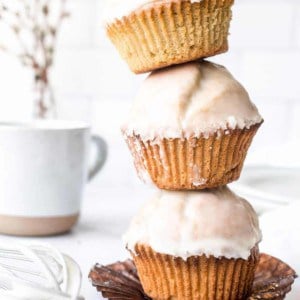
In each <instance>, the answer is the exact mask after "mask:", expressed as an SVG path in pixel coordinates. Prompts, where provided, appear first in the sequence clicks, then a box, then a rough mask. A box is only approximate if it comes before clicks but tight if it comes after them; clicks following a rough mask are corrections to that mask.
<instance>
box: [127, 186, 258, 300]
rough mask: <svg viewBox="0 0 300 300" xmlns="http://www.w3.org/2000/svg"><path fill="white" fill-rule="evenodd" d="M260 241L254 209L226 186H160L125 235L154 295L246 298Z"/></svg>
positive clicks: (192, 299) (189, 299) (183, 299)
mask: <svg viewBox="0 0 300 300" xmlns="http://www.w3.org/2000/svg"><path fill="white" fill-rule="evenodd" d="M260 240H261V232H260V230H259V225H258V219H257V216H256V213H255V212H254V210H253V208H252V207H251V205H250V204H249V203H248V202H247V201H245V200H243V199H241V198H239V197H237V196H236V195H235V194H233V193H232V192H231V191H230V190H229V189H228V188H227V187H221V188H217V189H212V190H204V191H197V192H196V191H190V192H170V191H169V192H168V191H162V192H161V193H160V194H158V195H157V196H156V197H154V198H153V199H151V201H149V202H148V203H146V205H145V206H144V207H143V208H142V210H141V211H140V212H139V214H138V215H137V216H136V217H135V218H134V219H133V221H132V223H131V226H130V228H129V230H128V232H127V233H126V234H125V236H124V241H125V242H126V244H127V248H128V249H129V250H130V252H131V254H132V256H133V259H134V262H135V264H136V267H137V270H138V274H139V277H140V280H141V282H142V285H143V288H144V290H145V292H146V293H147V294H148V296H150V297H151V298H152V299H155V300H157V299H159V300H171V299H178V300H179V299H180V300H229V299H235V300H238V299H246V298H247V295H248V293H249V291H250V289H251V287H252V283H253V278H254V272H255V267H256V265H257V262H258V258H259V257H258V256H259V252H258V243H259V242H260Z"/></svg>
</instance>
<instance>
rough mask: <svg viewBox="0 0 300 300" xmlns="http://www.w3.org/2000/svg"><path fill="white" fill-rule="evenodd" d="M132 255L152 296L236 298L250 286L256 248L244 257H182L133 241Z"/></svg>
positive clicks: (206, 299) (243, 295)
mask: <svg viewBox="0 0 300 300" xmlns="http://www.w3.org/2000/svg"><path fill="white" fill-rule="evenodd" d="M135 251H136V253H135V254H134V255H133V259H134V262H135V265H136V267H137V270H138V274H139V277H140V280H141V283H142V285H143V288H144V290H145V292H146V294H147V295H148V296H149V297H151V298H152V299H155V300H229V299H231V300H239V299H246V297H247V295H248V293H249V292H250V290H251V287H252V284H253V280H254V272H255V268H256V265H257V263H258V259H259V254H258V248H257V247H254V248H253V249H252V251H251V253H252V254H251V256H250V257H249V259H248V260H244V259H227V258H215V257H213V256H210V257H207V256H205V255H202V256H193V257H190V258H188V259H187V260H186V261H185V260H183V259H181V258H175V257H173V256H171V255H165V254H159V253H157V252H155V251H153V250H152V249H151V248H150V247H148V246H143V245H137V246H136V249H135Z"/></svg>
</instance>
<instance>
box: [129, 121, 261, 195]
mask: <svg viewBox="0 0 300 300" xmlns="http://www.w3.org/2000/svg"><path fill="white" fill-rule="evenodd" d="M259 126H260V124H257V125H253V126H252V127H251V128H249V129H243V130H241V129H235V130H231V131H230V130H228V131H226V132H223V133H221V134H220V133H215V134H213V135H211V136H209V137H207V138H206V137H204V136H201V137H199V138H196V137H191V138H182V139H180V138H176V139H162V140H155V141H144V140H142V139H141V137H140V136H138V135H134V136H127V137H126V141H127V144H128V146H129V149H130V150H131V153H132V155H133V158H134V163H135V167H136V170H137V172H138V174H139V177H140V178H141V179H142V180H144V181H146V179H145V178H146V176H147V175H149V176H150V178H151V180H152V181H153V182H154V183H155V184H156V185H157V186H158V187H159V188H161V189H166V190H200V189H206V188H214V187H217V186H222V185H226V184H228V183H230V182H232V181H235V180H237V179H238V178H239V176H240V173H241V170H242V167H243V164H244V160H245V158H246V155H247V151H248V148H249V146H250V144H251V142H252V139H253V137H254V135H255V134H256V132H257V130H258V128H259Z"/></svg>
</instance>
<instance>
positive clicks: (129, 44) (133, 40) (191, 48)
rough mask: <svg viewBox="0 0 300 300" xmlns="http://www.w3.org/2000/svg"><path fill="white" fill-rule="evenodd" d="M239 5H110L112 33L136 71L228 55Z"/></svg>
mask: <svg viewBox="0 0 300 300" xmlns="http://www.w3.org/2000/svg"><path fill="white" fill-rule="evenodd" d="M233 1H234V0H134V1H122V0H114V1H111V2H110V1H109V2H108V5H107V8H106V13H105V19H106V31H107V34H108V37H109V38H110V39H111V41H112V43H113V44H114V45H115V46H116V48H117V49H118V51H119V53H120V55H121V56H122V57H123V58H124V59H125V60H126V61H127V63H128V65H129V67H130V68H131V70H132V71H133V72H135V73H144V72H149V71H153V70H156V69H159V68H162V67H166V66H170V65H174V64H180V63H184V62H188V61H193V60H196V59H199V58H204V57H208V56H213V55H216V54H218V53H222V52H226V51H227V50H228V41H227V37H228V32H229V25H230V20H231V15H232V12H231V6H232V4H233Z"/></svg>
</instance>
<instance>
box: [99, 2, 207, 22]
mask: <svg viewBox="0 0 300 300" xmlns="http://www.w3.org/2000/svg"><path fill="white" fill-rule="evenodd" d="M171 1H172V2H175V1H183V0H129V1H125V0H106V2H105V5H104V12H103V16H102V18H103V20H104V23H105V24H107V23H110V22H114V21H115V19H121V18H122V17H125V16H128V15H129V14H130V13H131V12H133V11H134V10H140V9H145V8H148V7H151V6H152V5H156V4H159V3H162V2H171ZM185 1H186V0H185ZM190 1H191V2H192V3H194V2H201V1H202V0H190Z"/></svg>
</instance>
